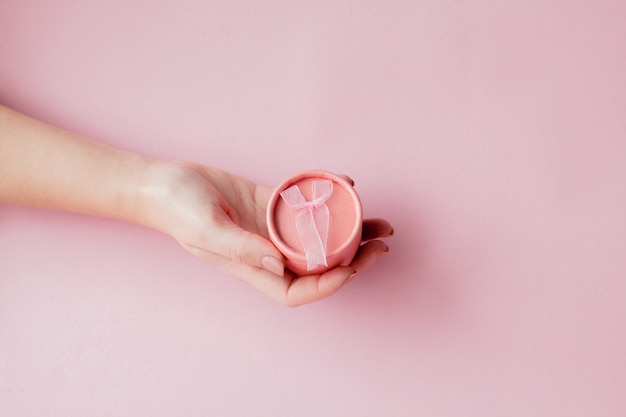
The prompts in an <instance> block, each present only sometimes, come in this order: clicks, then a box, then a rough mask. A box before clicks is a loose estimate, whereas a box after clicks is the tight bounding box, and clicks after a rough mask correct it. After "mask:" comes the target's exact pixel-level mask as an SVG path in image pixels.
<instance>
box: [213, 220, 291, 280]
mask: <svg viewBox="0 0 626 417" xmlns="http://www.w3.org/2000/svg"><path fill="white" fill-rule="evenodd" d="M210 234H211V235H210V236H209V249H210V250H211V251H212V252H215V253H217V254H218V255H221V256H223V257H226V258H229V259H232V260H233V261H235V262H238V263H242V264H247V265H252V266H257V267H260V268H263V269H266V270H268V271H269V272H272V273H274V274H276V275H279V276H283V274H284V272H285V266H284V263H283V256H282V255H281V253H280V252H279V251H278V249H276V247H275V246H274V245H273V244H272V242H270V241H269V240H267V239H265V238H263V237H262V236H259V235H257V234H255V233H252V232H250V231H248V230H245V229H243V228H241V227H240V226H239V225H237V224H236V223H234V222H233V221H232V219H231V218H230V217H228V216H227V215H226V214H225V213H224V218H222V219H219V221H218V222H216V225H215V228H214V229H213V230H211V231H210Z"/></svg>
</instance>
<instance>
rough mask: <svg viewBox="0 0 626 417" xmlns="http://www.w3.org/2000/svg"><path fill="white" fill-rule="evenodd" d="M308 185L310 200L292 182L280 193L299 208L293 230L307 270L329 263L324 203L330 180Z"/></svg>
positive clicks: (292, 205) (326, 212)
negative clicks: (301, 249) (309, 187)
mask: <svg viewBox="0 0 626 417" xmlns="http://www.w3.org/2000/svg"><path fill="white" fill-rule="evenodd" d="M311 186H312V189H313V201H306V199H305V198H304V196H303V195H302V193H301V192H300V188H298V186H297V185H293V186H291V187H289V188H287V189H286V190H285V191H283V192H282V193H280V196H281V197H282V198H283V200H284V201H285V203H286V204H287V205H288V206H289V207H290V208H292V209H294V210H300V212H299V213H298V214H297V215H296V230H297V231H298V237H299V238H300V243H302V247H303V248H304V254H305V255H306V268H307V270H308V271H310V270H311V269H313V268H315V267H316V266H318V265H324V266H328V262H327V261H326V243H327V240H328V223H329V218H330V214H329V211H328V206H327V205H326V204H324V203H325V202H326V200H328V198H329V197H330V195H331V194H332V193H333V182H332V181H329V180H322V181H313V182H312V183H311Z"/></svg>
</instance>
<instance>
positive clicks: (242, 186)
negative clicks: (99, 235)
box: [139, 161, 393, 306]
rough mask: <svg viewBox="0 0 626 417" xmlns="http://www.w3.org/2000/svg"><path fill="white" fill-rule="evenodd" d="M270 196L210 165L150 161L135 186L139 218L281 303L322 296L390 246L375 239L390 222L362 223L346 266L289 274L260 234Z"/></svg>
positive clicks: (386, 230)
mask: <svg viewBox="0 0 626 417" xmlns="http://www.w3.org/2000/svg"><path fill="white" fill-rule="evenodd" d="M271 193H272V189H271V188H269V187H264V186H260V185H256V184H254V183H252V182H250V181H247V180H244V179H242V178H240V177H237V176H235V175H231V174H228V173H226V172H224V171H221V170H218V169H215V168H209V167H205V166H201V165H195V164H190V163H185V162H165V161H155V162H153V163H152V164H151V165H150V166H149V167H148V168H147V169H146V171H145V174H144V176H143V180H142V181H141V183H140V191H139V201H141V202H142V203H141V204H140V205H141V216H142V217H143V219H142V220H141V222H142V223H144V224H146V225H148V226H151V227H153V228H155V229H158V230H161V231H163V232H165V233H167V234H169V235H171V236H172V237H174V238H175V239H176V240H177V241H178V242H179V243H180V244H181V245H182V246H183V247H184V248H185V249H187V250H188V251H189V252H190V253H192V254H193V255H195V256H197V257H199V258H201V259H203V260H206V261H207V262H209V263H211V264H214V265H216V266H218V267H219V268H221V269H222V270H224V271H226V272H227V273H228V274H230V275H232V276H234V277H237V278H239V279H241V280H243V281H246V282H248V283H250V284H252V285H253V286H254V287H256V288H257V289H259V290H260V291H261V292H263V293H265V294H267V295H268V296H270V297H272V298H273V299H275V300H276V301H278V302H280V303H282V304H285V305H288V306H299V305H302V304H306V303H310V302H313V301H317V300H321V299H322V298H325V297H328V296H329V295H331V294H333V293H335V292H336V291H337V290H339V288H341V287H342V286H343V285H344V284H346V283H347V282H348V281H350V279H352V278H353V277H354V276H355V275H356V274H357V273H359V272H362V271H364V270H365V269H367V268H368V267H369V266H370V265H371V264H372V263H373V262H375V261H376V260H377V259H378V258H379V257H380V256H382V255H383V254H385V253H386V252H388V251H389V248H388V247H387V245H386V244H385V243H383V242H382V241H380V240H378V238H380V237H385V236H390V235H392V234H393V229H392V227H391V225H390V224H389V223H388V222H387V221H385V220H380V219H373V220H366V221H364V223H363V242H364V243H363V245H362V246H361V248H360V249H359V251H358V253H357V255H356V257H355V259H354V261H353V262H352V264H351V265H349V266H340V267H337V268H334V269H332V270H330V271H327V272H325V273H324V274H321V275H309V276H296V275H294V274H293V273H292V272H291V271H289V270H286V269H285V268H284V264H283V256H282V254H281V253H280V252H279V251H278V250H277V249H276V247H275V246H274V245H273V244H272V243H271V242H270V241H269V240H268V238H267V236H268V234H267V224H266V217H265V213H266V209H267V204H268V201H269V198H270V194H271Z"/></svg>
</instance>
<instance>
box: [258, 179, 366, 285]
mask: <svg viewBox="0 0 626 417" xmlns="http://www.w3.org/2000/svg"><path fill="white" fill-rule="evenodd" d="M320 180H330V181H332V185H333V189H332V193H331V195H330V197H329V198H328V200H326V201H325V202H324V204H326V206H327V207H328V212H329V216H328V221H329V223H328V239H327V245H326V263H327V265H326V266H325V265H317V266H315V267H314V268H312V269H307V259H306V255H305V252H304V248H303V246H302V243H301V242H300V238H299V236H298V231H297V228H296V216H297V215H298V213H299V210H297V209H293V208H292V207H289V206H288V205H287V203H286V202H285V201H284V200H283V198H282V197H281V195H280V194H281V193H282V192H283V191H285V190H287V189H288V188H290V187H292V186H293V185H297V186H298V189H299V190H300V192H301V193H302V195H303V196H304V198H305V199H306V201H308V202H310V201H312V198H313V182H315V181H320ZM267 226H268V233H269V236H270V239H271V240H272V242H273V243H274V245H275V246H276V247H277V248H278V250H279V251H280V252H281V253H282V254H283V255H284V256H285V266H286V267H287V268H288V269H289V270H291V271H293V272H294V273H296V274H298V275H313V274H321V273H323V272H325V271H327V270H329V269H331V268H334V267H336V266H339V265H348V264H349V263H350V262H351V261H352V259H354V256H355V255H356V252H357V250H358V249H359V245H360V243H361V232H362V228H363V209H362V207H361V200H360V199H359V196H358V195H357V193H356V191H354V188H353V187H352V185H351V184H350V183H348V181H346V180H345V179H343V178H342V177H340V176H338V175H336V174H333V173H331V172H327V171H321V170H311V171H304V172H302V173H300V174H297V175H295V176H293V177H290V178H288V179H287V180H285V181H283V183H282V184H280V185H279V186H278V187H277V188H276V189H275V190H274V192H273V194H272V196H271V197H270V201H269V204H268V207H267Z"/></svg>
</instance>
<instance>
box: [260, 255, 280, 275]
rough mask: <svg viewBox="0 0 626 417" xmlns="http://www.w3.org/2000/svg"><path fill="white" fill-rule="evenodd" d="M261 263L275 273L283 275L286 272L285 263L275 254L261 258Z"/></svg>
mask: <svg viewBox="0 0 626 417" xmlns="http://www.w3.org/2000/svg"><path fill="white" fill-rule="evenodd" d="M261 265H263V268H265V269H267V270H268V271H270V272H271V273H273V274H276V275H278V276H280V277H282V276H283V275H284V274H285V265H283V263H282V262H281V261H280V260H278V259H276V258H274V257H273V256H265V257H263V259H261Z"/></svg>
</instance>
